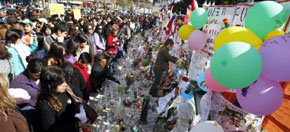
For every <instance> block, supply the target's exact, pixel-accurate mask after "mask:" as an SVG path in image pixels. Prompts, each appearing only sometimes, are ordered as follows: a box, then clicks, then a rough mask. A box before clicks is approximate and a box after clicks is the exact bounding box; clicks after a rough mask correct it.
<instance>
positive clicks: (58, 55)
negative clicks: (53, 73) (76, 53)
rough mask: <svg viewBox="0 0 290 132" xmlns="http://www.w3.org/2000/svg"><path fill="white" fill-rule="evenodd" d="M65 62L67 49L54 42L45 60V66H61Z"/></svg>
mask: <svg viewBox="0 0 290 132" xmlns="http://www.w3.org/2000/svg"><path fill="white" fill-rule="evenodd" d="M63 62H65V48H64V46H63V45H62V44H60V43H57V42H54V43H53V44H52V45H51V47H50V50H49V51H48V53H47V54H46V56H45V57H44V59H43V65H44V66H48V65H60V64H62V63H63Z"/></svg>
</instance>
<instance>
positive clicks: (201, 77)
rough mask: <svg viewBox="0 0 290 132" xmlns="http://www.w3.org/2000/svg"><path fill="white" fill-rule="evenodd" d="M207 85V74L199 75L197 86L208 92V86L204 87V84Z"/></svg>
mask: <svg viewBox="0 0 290 132" xmlns="http://www.w3.org/2000/svg"><path fill="white" fill-rule="evenodd" d="M204 83H205V72H202V73H200V74H199V76H198V78H197V85H198V87H199V88H200V89H202V90H203V91H205V92H207V91H208V89H207V87H206V86H203V84H204Z"/></svg>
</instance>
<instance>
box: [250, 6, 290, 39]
mask: <svg viewBox="0 0 290 132" xmlns="http://www.w3.org/2000/svg"><path fill="white" fill-rule="evenodd" d="M287 19H288V13H287V11H286V9H284V8H283V6H282V5H280V4H279V3H277V2H274V1H263V2H258V3H256V4H255V5H254V6H253V7H252V8H250V10H249V11H248V13H247V15H246V20H245V26H246V28H248V29H250V30H252V31H253V32H254V33H256V34H257V35H258V36H259V37H260V38H261V39H262V40H264V39H265V37H266V36H267V34H268V33H269V32H271V31H273V30H276V29H278V28H279V27H281V26H282V25H283V24H284V23H285V22H286V21H287Z"/></svg>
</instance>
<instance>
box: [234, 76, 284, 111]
mask: <svg viewBox="0 0 290 132" xmlns="http://www.w3.org/2000/svg"><path fill="white" fill-rule="evenodd" d="M236 95H237V98H238V101H239V103H240V105H241V106H242V108H243V109H244V110H246V111H248V112H250V113H253V114H256V115H268V114H271V113H273V112H274V111H275V110H277V109H278V108H279V107H280V106H281V104H282V101H283V90H282V87H281V85H280V84H279V83H278V81H273V80H270V79H269V78H267V77H265V76H264V75H261V76H260V78H259V79H258V80H257V81H256V82H255V83H253V84H252V85H250V86H249V87H247V88H244V89H238V90H237V91H236Z"/></svg>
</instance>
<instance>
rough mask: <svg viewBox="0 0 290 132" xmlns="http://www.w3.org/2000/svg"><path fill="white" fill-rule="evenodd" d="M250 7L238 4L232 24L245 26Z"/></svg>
mask: <svg viewBox="0 0 290 132" xmlns="http://www.w3.org/2000/svg"><path fill="white" fill-rule="evenodd" d="M249 9H250V6H246V5H243V6H237V7H236V13H235V15H234V19H233V22H232V26H242V27H245V18H246V15H247V13H248V11H249Z"/></svg>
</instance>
